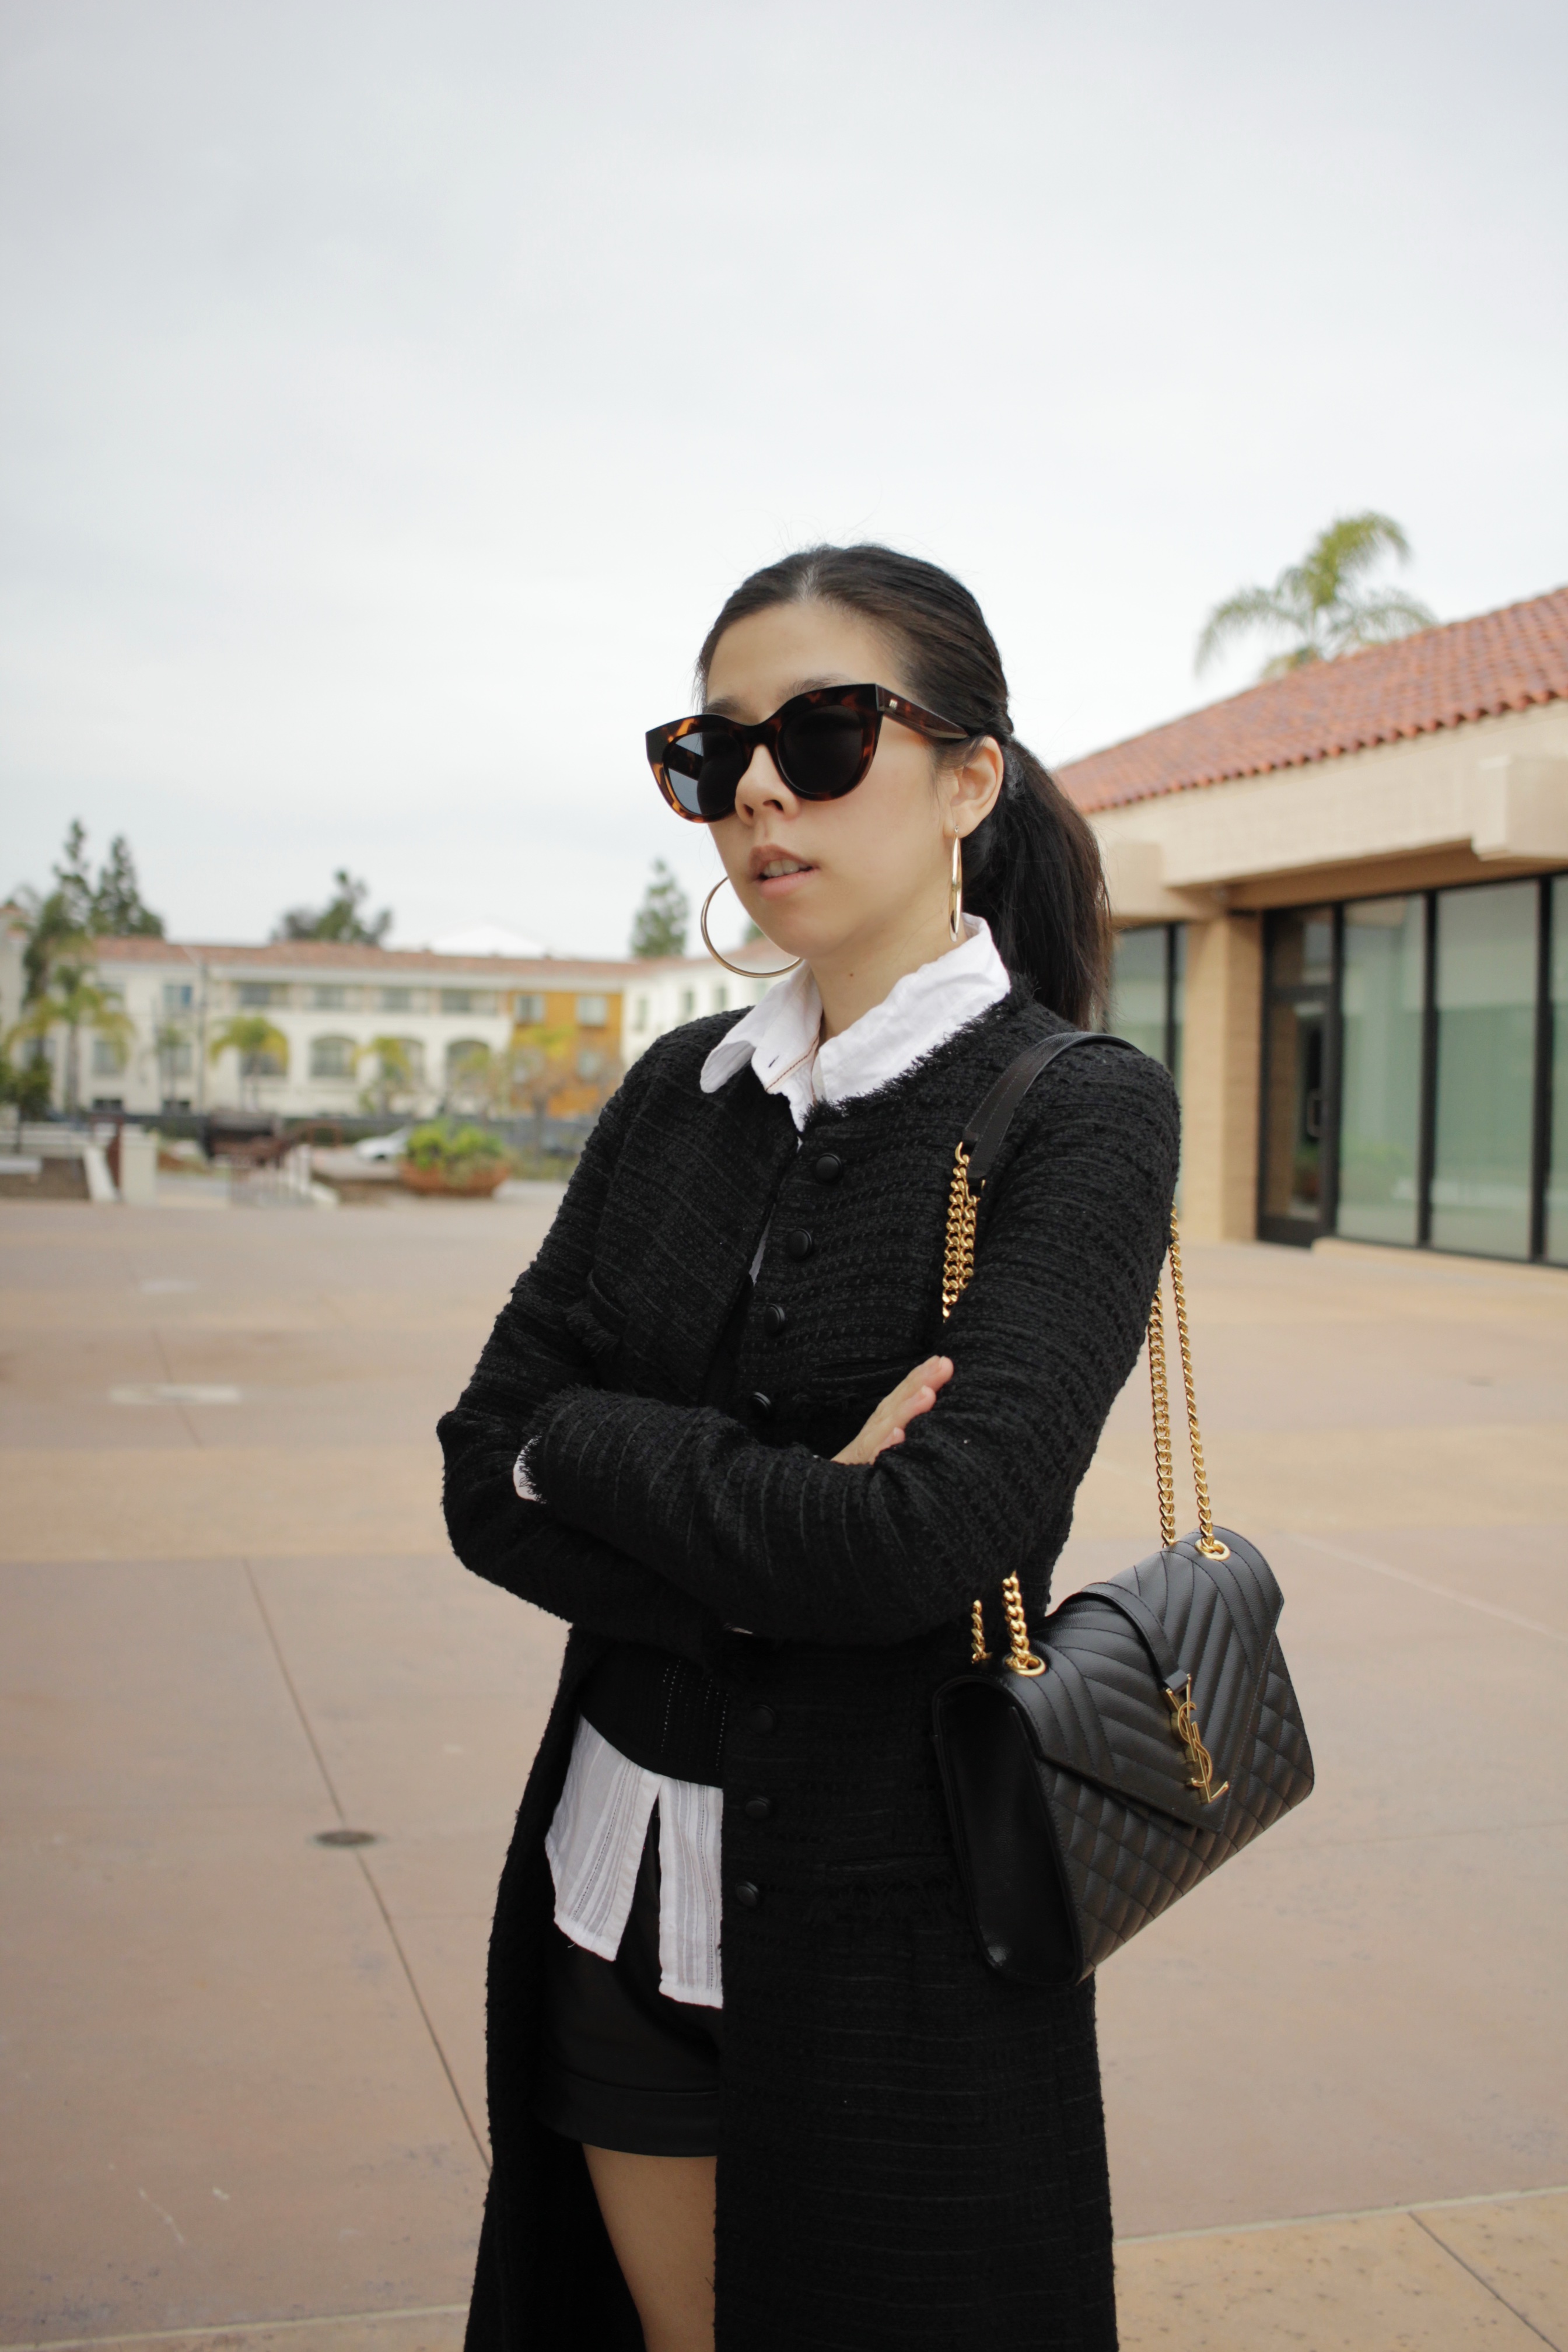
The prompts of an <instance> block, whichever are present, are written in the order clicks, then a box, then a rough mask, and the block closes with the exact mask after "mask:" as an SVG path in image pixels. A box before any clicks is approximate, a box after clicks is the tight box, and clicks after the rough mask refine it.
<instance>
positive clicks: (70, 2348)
mask: <svg viewBox="0 0 1568 2352" xmlns="http://www.w3.org/2000/svg"><path fill="white" fill-rule="evenodd" d="M467 2310H468V2305H467V2304H466V2303H416V2304H410V2305H408V2306H407V2308H406V2309H404V2310H398V2311H318V2312H315V2313H313V2314H312V2315H311V2316H310V2318H309V2319H232V2320H229V2321H228V2322H227V2323H226V2324H225V2323H223V2322H221V2321H220V2322H218V2323H217V2324H216V2325H215V2326H210V2327H151V2328H146V2329H143V2330H142V2333H141V2334H140V2335H138V2336H37V2337H36V2338H34V2339H33V2340H32V2341H30V2342H26V2343H22V2342H18V2343H15V2344H0V2352H112V2347H114V2346H115V2345H117V2344H190V2343H193V2342H199V2341H200V2340H201V2339H202V2338H203V2337H205V2336H270V2335H274V2334H280V2333H281V2332H282V2331H283V2330H284V2329H285V2328H289V2329H294V2328H300V2327H352V2326H356V2325H358V2324H359V2323H361V2322H363V2321H364V2320H367V2319H372V2320H374V2319H452V2318H456V2317H457V2316H458V2315H460V2314H461V2313H463V2312H466V2311H467Z"/></svg>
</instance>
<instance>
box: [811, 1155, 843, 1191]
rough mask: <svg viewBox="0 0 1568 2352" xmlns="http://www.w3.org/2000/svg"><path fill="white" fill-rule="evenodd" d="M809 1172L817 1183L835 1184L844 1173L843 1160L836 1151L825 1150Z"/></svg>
mask: <svg viewBox="0 0 1568 2352" xmlns="http://www.w3.org/2000/svg"><path fill="white" fill-rule="evenodd" d="M811 1172H812V1174H813V1175H814V1176H815V1177H816V1181H817V1182H818V1183H819V1184H837V1181H838V1179H839V1178H840V1176H842V1175H843V1173H844V1162H843V1160H840V1158H839V1157H838V1154H837V1151H825V1152H824V1153H823V1155H822V1157H821V1159H820V1160H818V1161H817V1163H816V1167H815V1168H814V1169H813V1170H812V1171H811Z"/></svg>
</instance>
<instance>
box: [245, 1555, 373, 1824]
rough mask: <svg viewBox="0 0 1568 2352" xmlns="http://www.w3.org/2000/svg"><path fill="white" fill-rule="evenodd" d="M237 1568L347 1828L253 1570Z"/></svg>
mask: <svg viewBox="0 0 1568 2352" xmlns="http://www.w3.org/2000/svg"><path fill="white" fill-rule="evenodd" d="M240 1566H241V1567H242V1568H243V1569H244V1570H245V1576H246V1581H247V1584H248V1585H249V1587H250V1593H251V1598H252V1600H253V1601H255V1603H256V1613H257V1615H258V1617H259V1618H260V1620H261V1622H262V1624H263V1626H264V1627H265V1628H266V1632H267V1639H268V1642H269V1643H270V1644H271V1647H272V1654H273V1656H274V1657H275V1658H276V1659H277V1661H278V1671H279V1674H280V1675H282V1677H283V1687H284V1689H285V1690H286V1691H287V1692H288V1694H289V1698H290V1699H291V1700H292V1701H293V1705H294V1712H295V1714H296V1715H297V1716H298V1717H299V1718H300V1730H301V1731H302V1732H303V1733H304V1735H305V1738H306V1739H307V1741H308V1742H309V1743H310V1753H311V1755H312V1756H313V1757H314V1758H315V1759H316V1769H317V1770H318V1771H319V1772H320V1774H321V1779H322V1780H323V1781H324V1782H325V1783H326V1790H327V1794H328V1796H329V1797H330V1798H331V1801H332V1811H333V1812H334V1813H336V1815H337V1817H338V1822H339V1825H340V1827H342V1828H346V1827H347V1826H348V1815H347V1814H346V1813H345V1812H344V1811H343V1806H342V1798H341V1797H340V1796H339V1795H338V1791H337V1788H336V1785H335V1783H334V1782H333V1780H332V1776H331V1773H330V1772H329V1771H328V1769H327V1759H326V1758H325V1757H324V1756H323V1755H322V1753H321V1743H320V1741H319V1740H318V1739H317V1738H316V1735H315V1733H314V1731H313V1730H312V1729H311V1727H310V1717H309V1716H308V1715H307V1714H306V1712H305V1707H304V1702H303V1700H302V1699H301V1698H300V1694H299V1691H298V1690H297V1689H296V1688H295V1685H294V1677H293V1675H291V1674H290V1673H289V1662H288V1660H287V1659H286V1658H285V1657H284V1655H283V1644H282V1643H281V1642H279V1639H278V1633H277V1629H276V1627H275V1626H274V1625H273V1622H272V1620H271V1618H270V1617H269V1616H268V1611H267V1603H266V1601H264V1600H263V1599H262V1597H261V1587H260V1585H259V1584H258V1582H257V1580H256V1570H254V1568H252V1566H251V1564H250V1562H249V1560H248V1559H242V1560H241V1561H240Z"/></svg>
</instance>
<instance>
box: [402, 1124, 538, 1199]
mask: <svg viewBox="0 0 1568 2352" xmlns="http://www.w3.org/2000/svg"><path fill="white" fill-rule="evenodd" d="M397 1173H398V1177H399V1179H400V1181H402V1182H403V1183H405V1184H406V1186H407V1187H408V1189H409V1191H410V1192H455V1193H458V1194H460V1195H463V1196H466V1197H468V1198H469V1199H479V1200H488V1199H489V1195H490V1194H491V1193H492V1192H494V1191H495V1189H496V1186H497V1185H498V1184H500V1183H504V1181H506V1179H507V1177H508V1176H510V1173H511V1159H510V1153H509V1152H508V1151H507V1149H506V1146H505V1145H504V1144H502V1143H500V1142H499V1141H498V1140H497V1139H496V1138H495V1137H494V1136H493V1135H490V1134H488V1133H487V1132H486V1130H485V1129H483V1128H482V1127H474V1126H471V1125H468V1126H460V1125H458V1123H457V1122H456V1121H455V1120H453V1119H447V1118H432V1119H427V1120H426V1122H425V1124H424V1126H422V1127H416V1128H415V1129H414V1130H413V1132H412V1133H411V1134H410V1136H409V1138H408V1141H407V1143H406V1144H405V1146H404V1152H403V1158H402V1159H401V1160H399V1162H398V1167H397Z"/></svg>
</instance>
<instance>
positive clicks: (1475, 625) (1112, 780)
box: [1055, 588, 1568, 810]
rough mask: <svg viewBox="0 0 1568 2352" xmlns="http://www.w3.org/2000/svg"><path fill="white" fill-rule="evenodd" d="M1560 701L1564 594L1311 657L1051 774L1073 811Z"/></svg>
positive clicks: (1565, 692)
mask: <svg viewBox="0 0 1568 2352" xmlns="http://www.w3.org/2000/svg"><path fill="white" fill-rule="evenodd" d="M1563 697H1568V588H1558V589H1554V590H1553V591H1552V594H1551V595H1550V596H1534V597H1531V600H1530V602H1529V603H1528V604H1507V605H1505V606H1504V607H1503V609H1502V611H1501V612H1500V613H1483V614H1480V615H1479V618H1478V619H1476V620H1473V621H1450V622H1448V623H1447V624H1446V625H1444V626H1443V627H1442V628H1439V629H1422V630H1420V631H1418V633H1417V634H1416V635H1415V636H1413V637H1402V638H1401V639H1400V640H1399V642H1398V643H1397V644H1396V645H1392V646H1368V647H1367V648H1366V649H1365V651H1364V652H1362V653H1357V654H1346V655H1343V656H1342V657H1341V658H1340V659H1339V660H1338V661H1328V662H1313V663H1312V664H1311V665H1310V667H1308V668H1306V669H1297V670H1291V671H1289V673H1288V674H1287V675H1286V676H1285V677H1276V678H1270V679H1268V681H1267V683H1266V684H1264V685H1262V686H1254V687H1249V688H1247V692H1246V693H1245V694H1235V695H1232V696H1231V697H1230V698H1229V700H1228V701H1226V702H1213V703H1210V705H1209V706H1208V708H1207V709H1206V710H1194V711H1189V713H1188V714H1187V716H1186V717H1185V718H1184V719H1172V720H1171V721H1170V723H1169V725H1167V726H1164V727H1155V728H1152V729H1151V730H1150V732H1149V733H1148V734H1147V735H1134V736H1133V737H1132V738H1131V740H1130V741H1128V742H1125V743H1113V744H1112V745H1111V746H1110V750H1109V751H1093V752H1090V754H1089V758H1088V759H1087V760H1072V761H1068V763H1067V765H1066V766H1065V767H1060V768H1058V769H1057V770H1056V771H1055V774H1056V777H1057V781H1058V783H1059V784H1060V785H1061V787H1062V789H1063V791H1064V792H1066V793H1068V794H1069V795H1070V797H1071V798H1072V799H1073V800H1075V801H1076V802H1077V803H1078V805H1079V808H1080V809H1085V810H1094V809H1104V808H1117V807H1120V806H1121V804H1122V803H1125V802H1127V801H1142V800H1150V799H1152V798H1153V797H1154V796H1155V795H1156V794H1157V793H1182V792H1187V791H1189V790H1191V788H1192V787H1193V786H1194V785H1195V784H1218V783H1224V782H1226V779H1227V778H1229V777H1232V776H1261V775H1266V774H1268V772H1269V770H1270V769H1273V768H1299V767H1303V766H1305V765H1307V764H1308V763H1309V762H1310V761H1314V760H1332V759H1337V758H1338V757H1339V755H1340V754H1341V753H1342V752H1343V751H1363V750H1364V749H1365V748H1366V746H1367V745H1369V744H1372V743H1392V742H1395V741H1397V740H1399V739H1400V738H1401V737H1402V736H1410V735H1429V734H1432V733H1434V732H1435V731H1436V730H1437V729H1438V728H1440V727H1461V726H1463V725H1464V723H1465V721H1466V720H1467V719H1486V718H1490V717H1493V716H1494V715H1495V714H1496V713H1497V712H1499V711H1501V710H1523V709H1526V707H1527V706H1528V705H1529V704H1531V703H1532V702H1554V701H1557V700H1558V699H1560V698H1563Z"/></svg>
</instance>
